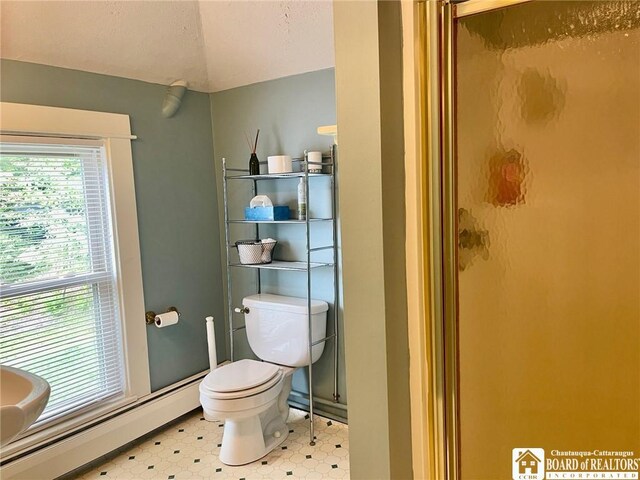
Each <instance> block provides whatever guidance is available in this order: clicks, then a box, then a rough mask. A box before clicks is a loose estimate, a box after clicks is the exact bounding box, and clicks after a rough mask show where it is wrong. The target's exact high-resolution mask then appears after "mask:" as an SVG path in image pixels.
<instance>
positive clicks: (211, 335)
mask: <svg viewBox="0 0 640 480" xmlns="http://www.w3.org/2000/svg"><path fill="white" fill-rule="evenodd" d="M205 320H206V321H207V344H208V345H209V368H210V369H211V371H213V370H215V369H216V368H217V367H218V356H217V355H216V331H215V328H214V323H213V317H207V318H206V319H205Z"/></svg>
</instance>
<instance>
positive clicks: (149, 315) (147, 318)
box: [144, 307, 180, 325]
mask: <svg viewBox="0 0 640 480" xmlns="http://www.w3.org/2000/svg"><path fill="white" fill-rule="evenodd" d="M167 312H176V313H177V314H178V317H179V316H180V312H179V311H178V309H177V308H176V307H167ZM167 312H164V313H167ZM156 315H157V313H156V312H152V311H149V312H146V313H145V314H144V323H146V324H147V325H153V324H154V323H155V322H156Z"/></svg>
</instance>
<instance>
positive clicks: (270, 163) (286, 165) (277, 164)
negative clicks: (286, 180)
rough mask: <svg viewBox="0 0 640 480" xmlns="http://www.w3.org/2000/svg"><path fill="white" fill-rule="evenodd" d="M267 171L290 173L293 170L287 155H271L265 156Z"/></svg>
mask: <svg viewBox="0 0 640 480" xmlns="http://www.w3.org/2000/svg"><path fill="white" fill-rule="evenodd" d="M267 167H268V169H269V173H290V172H292V171H293V168H292V166H291V157H290V156H289V155H272V156H270V157H267Z"/></svg>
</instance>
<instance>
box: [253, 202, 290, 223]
mask: <svg viewBox="0 0 640 480" xmlns="http://www.w3.org/2000/svg"><path fill="white" fill-rule="evenodd" d="M244 219H245V220H258V221H262V220H264V221H269V220H271V221H273V220H289V207H288V206H286V205H274V206H273V207H253V208H251V207H246V208H245V209H244Z"/></svg>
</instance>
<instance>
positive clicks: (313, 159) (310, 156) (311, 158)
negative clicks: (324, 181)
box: [307, 152, 322, 173]
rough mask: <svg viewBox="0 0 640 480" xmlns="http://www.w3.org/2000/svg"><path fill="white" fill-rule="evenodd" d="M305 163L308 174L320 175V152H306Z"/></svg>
mask: <svg viewBox="0 0 640 480" xmlns="http://www.w3.org/2000/svg"><path fill="white" fill-rule="evenodd" d="M307 162H309V163H308V165H309V172H310V173H322V165H319V164H320V163H322V152H307Z"/></svg>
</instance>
